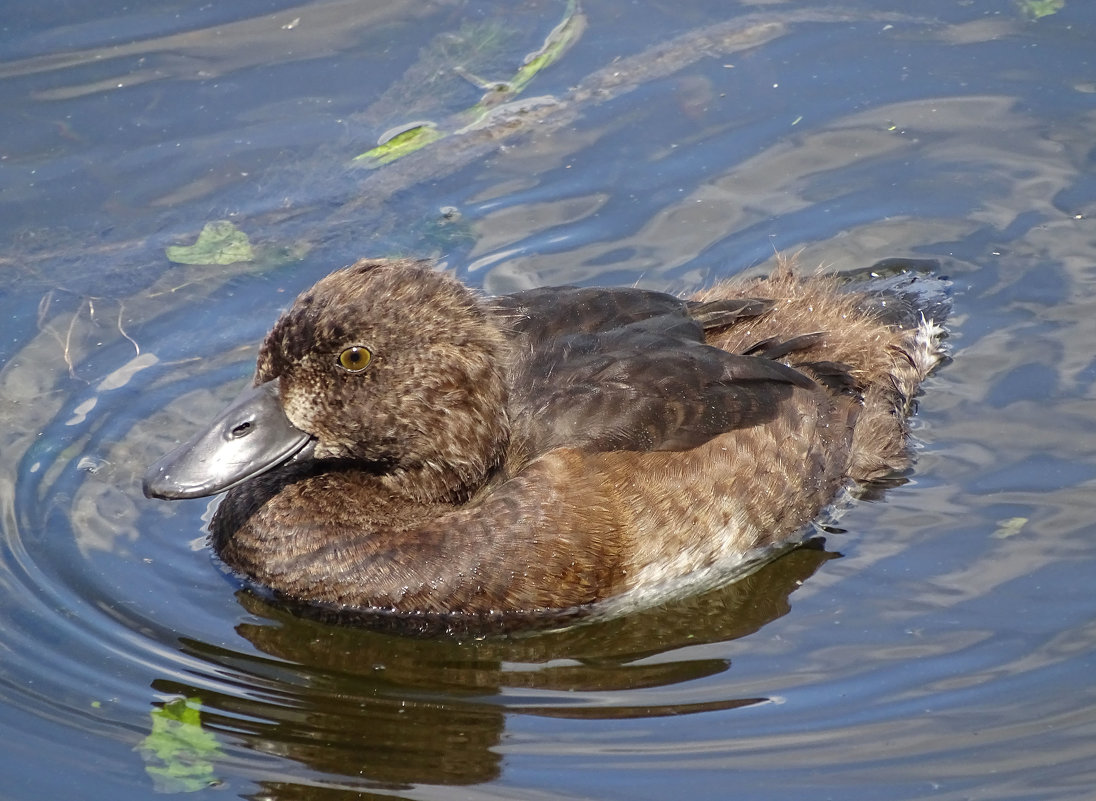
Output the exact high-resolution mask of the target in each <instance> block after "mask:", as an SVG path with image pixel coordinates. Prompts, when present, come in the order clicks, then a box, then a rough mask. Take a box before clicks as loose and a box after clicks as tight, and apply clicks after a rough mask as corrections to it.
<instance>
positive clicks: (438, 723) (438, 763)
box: [153, 539, 836, 799]
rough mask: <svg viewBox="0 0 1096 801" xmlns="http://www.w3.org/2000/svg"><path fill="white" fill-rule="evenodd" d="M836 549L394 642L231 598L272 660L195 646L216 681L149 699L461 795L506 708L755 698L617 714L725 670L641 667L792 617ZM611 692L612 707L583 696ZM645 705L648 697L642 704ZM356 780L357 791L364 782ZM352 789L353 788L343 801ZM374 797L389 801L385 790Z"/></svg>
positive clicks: (287, 748) (248, 597)
mask: <svg viewBox="0 0 1096 801" xmlns="http://www.w3.org/2000/svg"><path fill="white" fill-rule="evenodd" d="M835 556H836V554H833V553H830V552H827V551H825V550H824V547H823V541H822V540H821V539H816V540H812V541H811V542H809V543H807V544H806V545H805V546H803V547H801V548H798V549H796V550H793V551H791V552H789V553H787V554H785V555H783V556H782V557H780V558H779V559H777V560H775V561H774V562H772V563H770V564H768V565H766V566H764V567H763V568H762V569H760V570H758V571H757V572H756V573H754V574H752V575H750V576H747V577H746V578H744V579H742V580H740V581H738V582H735V583H734V584H731V585H729V586H726V587H722V588H719V589H716V590H712V591H709V592H707V593H705V594H703V595H700V596H696V597H693V598H688V599H683V600H681V601H678V602H675V603H672V604H667V605H665V606H662V607H659V608H657V609H651V610H647V611H643V612H638V613H635V614H632V615H629V616H626V617H622V618H618V619H615V620H607V621H601V622H594V623H588V624H586V625H582V626H576V627H573V628H571V629H567V630H562V631H555V632H541V633H535V634H528V635H521V636H508V637H501V636H498V637H485V638H479V639H477V638H470V637H466V636H465V637H461V636H456V635H450V636H445V637H439V638H433V639H424V638H417V639H416V638H405V637H395V636H392V635H389V634H383V633H378V632H375V631H370V630H368V629H363V628H354V627H340V626H334V625H330V624H325V623H322V622H319V621H315V620H309V619H306V618H300V617H296V616H294V615H293V614H292V613H290V612H289V611H287V610H285V609H282V608H279V607H276V606H273V605H270V604H269V603H268V602H266V601H264V600H261V599H259V598H258V597H256V596H254V595H252V594H250V593H248V592H246V591H243V592H241V593H240V595H239V599H240V602H241V604H242V605H243V606H244V607H245V608H246V609H247V611H248V612H250V613H251V614H253V615H254V616H255V617H256V621H255V622H249V623H243V624H241V625H240V626H239V627H238V629H237V630H238V632H239V633H240V635H241V636H243V637H244V638H246V639H247V640H248V641H249V642H250V643H251V644H252V645H254V646H255V648H257V649H258V650H259V651H261V652H263V653H264V654H267V655H269V657H272V659H267V658H264V657H261V656H256V655H254V654H250V653H239V652H235V651H232V650H229V649H225V648H222V647H219V646H214V645H210V644H207V643H202V642H197V641H193V640H184V641H182V642H181V650H182V651H183V652H184V653H185V654H186V655H188V656H191V657H194V658H197V659H199V660H201V661H202V662H204V663H206V664H208V665H209V666H210V669H211V671H210V672H211V673H213V674H214V675H217V676H219V677H221V681H220V682H219V686H221V687H234V688H236V689H235V691H228V692H225V691H215V692H210V690H209V688H208V685H207V686H202V687H195V686H187V685H186V684H183V683H180V682H178V681H175V680H169V679H159V680H157V681H155V682H154V683H153V687H154V689H155V690H157V691H158V692H162V693H170V694H172V695H183V696H187V697H193V696H198V697H200V698H201V701H202V706H203V709H204V710H205V711H204V713H203V718H204V726H205V728H207V729H208V730H211V731H215V732H216V733H217V734H218V735H221V738H222V739H223V740H228V741H234V742H236V743H238V744H239V745H240V746H241V747H242V749H243V750H245V751H249V752H254V753H258V754H269V755H276V756H278V757H282V758H288V759H292V760H294V761H296V762H298V763H300V764H301V765H304V766H307V767H308V768H309V769H311V770H313V771H316V772H317V774H322V775H323V776H325V777H327V778H326V779H325V780H324V784H331V777H334V776H345V777H347V780H348V782H350V783H351V784H352V786H354V787H355V788H359V787H361V788H362V789H365V788H370V787H371V788H374V789H378V790H382V789H383V790H389V791H391V790H399V789H406V788H409V787H411V786H413V785H415V784H420V783H429V784H434V785H471V784H477V783H481V782H487V781H491V780H493V779H495V778H497V777H498V776H499V775H500V772H501V765H500V762H501V758H502V757H501V755H500V754H499V753H498V751H497V750H496V747H497V746H498V745H499V744H500V742H501V740H502V735H503V731H504V729H505V726H506V718H507V715H508V714H514V713H518V714H526V715H537V716H545V717H562V718H586V719H611V718H647V717H659V716H665V715H681V714H690V713H693V712H703V711H711V710H715V709H732V708H737V707H743V706H751V705H754V704H758V703H764V702H766V701H767V700H769V699H766V698H756V697H750V698H726V699H719V700H716V701H709V702H704V703H677V704H667V705H650V704H649V703H646V704H644V705H629V704H628V703H627V701H628V698H629V695H628V691H630V690H639V689H650V688H656V687H668V686H677V685H681V684H682V683H684V682H688V681H690V680H694V679H701V678H704V677H707V676H712V675H715V674H718V673H721V672H723V671H725V670H727V669H728V668H729V667H730V662H729V660H727V659H724V658H697V657H696V655H695V654H694V655H693V657H692V658H690V653H689V650H687V649H686V650H682V651H681V653H680V654H679V658H676V659H672V660H667V661H655V662H648V661H647V660H646V658H647V657H651V656H653V655H656V654H662V653H666V652H668V651H671V650H673V649H678V648H683V647H685V646H692V645H702V644H707V643H714V642H724V641H728V640H734V639H737V638H739V637H744V636H746V635H748V634H751V633H752V632H755V631H757V630H758V629H759V628H761V627H762V626H764V625H765V624H766V623H769V622H770V621H772V620H775V619H777V618H779V617H782V616H783V615H785V614H786V613H787V612H788V611H789V608H790V607H789V602H788V598H789V596H790V595H791V593H793V592H794V591H795V590H796V588H798V587H799V586H800V585H801V584H802V583H803V582H804V581H805V580H806V579H807V578H809V577H810V576H811V575H812V574H813V573H814V572H815V570H817V569H818V567H819V566H820V565H821V564H822V563H823V562H825V561H827V560H828V559H831V558H833V557H835ZM604 692H616V693H620V694H621V697H620V703H619V704H614V703H613V699H612V698H608V699H607V698H606V697H605V696H601V697H599V698H597V699H596V703H595V702H594V700H591V699H590V698H589V697H584V696H583V694H584V693H604ZM642 697H643V699H644V701H646V702H649V701H650V699H651V695H650V694H649V693H644V694H643V696H642ZM253 778H254V780H255V781H256V783H257V784H259V785H260V786H261V787H262V790H261V792H259V793H258V794H257V795H256V796H255V797H262V798H276V799H335V798H341V797H346V794H347V793H348V792H349V791H348V790H347V789H346V786H345V785H343V786H342V787H333V786H314V785H307V784H303V783H297V782H288V783H287V782H283V781H271V780H269V774H267V775H266V776H262V775H256V776H254V777H253ZM363 785H364V786H363ZM352 794H353V796H354V797H356V798H360V797H364V796H361V795H358V790H357V789H355V791H354V792H353V793H352ZM384 797H386V798H388V797H390V796H387V795H386V796H384Z"/></svg>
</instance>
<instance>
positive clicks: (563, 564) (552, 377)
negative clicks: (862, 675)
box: [143, 259, 950, 622]
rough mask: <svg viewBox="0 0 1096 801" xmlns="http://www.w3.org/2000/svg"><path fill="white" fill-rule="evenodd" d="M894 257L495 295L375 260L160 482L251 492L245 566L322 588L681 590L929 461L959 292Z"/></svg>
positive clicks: (227, 523) (513, 595)
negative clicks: (917, 430) (839, 265)
mask: <svg viewBox="0 0 1096 801" xmlns="http://www.w3.org/2000/svg"><path fill="white" fill-rule="evenodd" d="M890 273H891V274H890V275H887V274H886V271H881V270H875V271H872V272H870V274H869V275H868V277H867V278H855V277H854V278H850V277H849V276H848V275H846V276H841V275H839V274H825V273H823V272H816V273H813V274H807V273H804V272H802V271H800V270H799V269H798V268H797V267H795V266H794V265H793V264H792V263H791V261H790V260H781V262H780V264H779V266H778V267H777V269H776V270H774V272H773V273H772V274H770V275H768V276H764V277H755V278H751V279H746V280H738V279H730V280H727V281H723V282H720V283H717V284H715V285H713V286H711V287H709V288H707V289H706V290H703V291H700V292H698V293H695V294H693V295H692V296H691V297H687V298H685V297H679V296H677V295H674V294H670V293H664V292H658V291H653V290H647V289H641V288H637V287H630V288H598V287H575V286H556V287H541V288H536V289H530V290H524V291H519V292H515V293H512V294H505V295H498V296H493V297H492V296H487V295H485V294H483V293H482V292H480V291H477V290H474V289H472V288H470V287H468V286H466V285H465V284H463V283H462V282H460V281H459V280H457V279H456V278H454V277H453V276H451V275H449V274H448V273H447V272H445V271H443V270H440V269H437V268H436V266H435V265H433V264H431V263H430V262H426V261H420V260H414V259H363V260H361V261H358V262H356V263H354V264H352V265H350V266H348V267H344V268H342V269H339V270H336V271H335V272H333V273H331V274H329V275H327V276H326V277H324V278H322V279H321V280H320V281H319V282H317V283H316V284H315V285H314V286H312V287H311V288H309V289H307V290H305V291H304V292H302V293H301V294H300V296H299V297H297V299H296V300H295V302H294V303H293V304H292V306H291V307H290V308H289V309H288V310H287V311H285V312H284V313H283V314H282V315H281V317H280V318H279V319H278V320H277V322H276V323H275V324H274V326H273V328H272V329H271V330H270V332H269V334H267V336H266V338H265V339H264V341H263V342H262V344H261V346H260V348H259V351H258V356H257V360H256V369H255V375H254V380H253V382H252V384H251V386H250V387H248V388H247V389H246V390H245V391H244V392H243V393H242V394H241V395H240V396H239V397H238V398H237V399H236V400H235V401H233V402H232V403H231V404H230V405H229V406H228V407H227V408H226V409H225V411H224V412H223V413H222V414H220V415H219V416H218V417H217V418H216V419H215V420H214V421H213V422H212V423H211V424H210V425H209V426H208V427H207V428H206V429H204V430H203V431H201V432H198V433H197V434H196V435H195V436H194V437H193V438H192V439H191V440H189V441H187V442H185V443H183V444H182V445H180V446H179V447H177V448H176V449H175V450H173V451H171V452H170V453H168V454H167V455H165V456H164V457H162V458H161V459H160V460H159V461H157V462H156V463H155V464H153V465H152V466H151V467H150V468H149V469H148V472H147V474H146V475H145V478H144V486H143V488H144V493H145V495H147V496H148V497H150V498H161V499H179V498H196V497H204V496H210V495H216V494H220V493H226V494H225V495H224V497H223V499H222V500H221V502H220V504H219V506H218V507H217V509H216V512H215V513H214V515H213V517H212V520H211V522H210V525H209V539H210V543H211V545H212V548H213V550H214V551H215V553H216V554H217V556H218V557H219V559H220V560H221V562H223V564H224V565H225V566H226V567H227V568H228V569H229V570H230V571H232V572H233V573H235V574H237V575H238V576H240V577H242V579H243V580H244V581H245V582H246V584H247V585H248V586H250V587H254V588H257V589H259V590H262V591H266V592H268V593H270V594H272V595H273V596H275V597H277V598H280V599H284V600H286V601H288V602H292V603H294V604H299V605H303V606H305V607H312V608H321V609H329V610H342V611H345V612H350V613H354V612H358V613H362V614H363V615H368V614H375V615H382V616H395V617H397V618H416V617H417V618H420V619H425V618H430V619H443V620H447V621H454V620H463V621H465V622H468V621H487V620H496V621H497V620H507V619H513V620H523V621H530V620H536V619H552V618H553V616H555V617H556V618H558V617H560V616H566V615H575V614H580V613H583V614H585V613H590V612H591V610H606V609H616V610H626V609H630V608H636V607H638V606H647V605H651V604H657V603H659V602H660V601H662V600H665V599H667V598H669V597H673V596H674V595H675V594H681V593H682V592H689V591H694V590H696V589H697V588H700V587H704V588H709V587H711V586H712V585H713V584H716V583H718V582H719V581H727V580H731V579H730V578H728V577H734V576H737V575H741V574H742V573H743V571H744V570H745V569H746V568H747V567H748V566H749V565H755V564H761V563H763V562H764V561H765V560H766V559H771V558H773V555H774V554H779V553H781V552H783V551H784V550H786V549H787V548H789V547H795V546H796V545H797V544H800V543H802V542H803V540H804V538H805V536H807V535H806V534H805V533H804V532H807V531H809V530H810V524H811V523H812V521H814V520H815V519H816V518H818V517H819V515H820V514H821V513H822V512H823V511H824V510H825V509H826V508H827V507H828V506H829V505H830V504H832V503H833V501H834V499H835V498H837V497H838V496H839V494H841V493H843V491H845V490H848V489H850V488H854V487H869V486H872V485H873V483H876V484H877V483H880V482H885V481H887V480H888V478H893V477H895V476H901V475H902V474H903V473H904V471H907V470H908V469H909V467H910V462H911V456H910V445H909V436H910V431H909V418H910V416H911V414H912V413H913V411H914V407H915V403H916V401H915V399H916V397H917V396H918V394H919V392H920V387H921V384H922V382H923V381H924V380H925V378H926V377H927V376H928V375H929V374H930V373H931V372H932V371H933V370H934V369H935V368H936V367H937V366H938V365H939V364H940V363H941V362H942V361H943V360H945V358H946V352H945V347H944V343H943V339H944V336H945V333H946V332H945V329H944V328H943V323H944V319H945V318H946V316H947V313H948V309H949V302H950V301H949V300H948V295H947V281H946V279H942V278H938V277H936V276H935V275H932V274H931V273H929V272H927V271H924V270H918V269H905V268H904V269H899V270H891V271H890Z"/></svg>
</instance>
